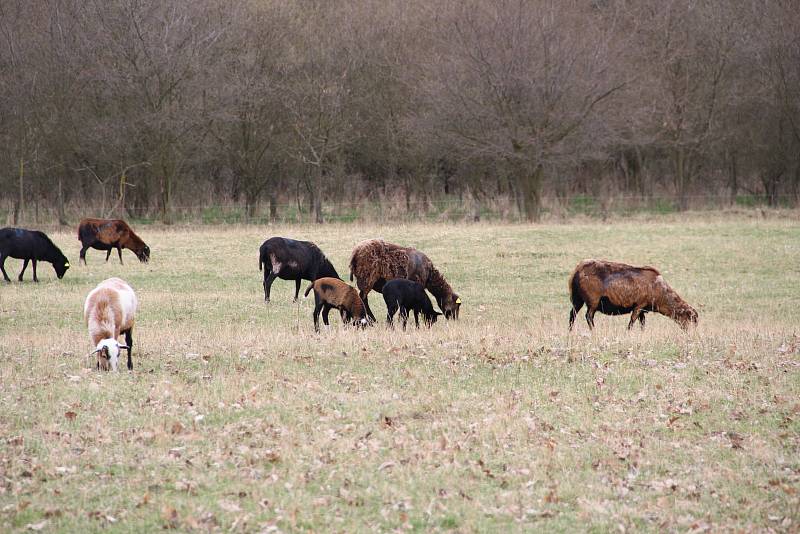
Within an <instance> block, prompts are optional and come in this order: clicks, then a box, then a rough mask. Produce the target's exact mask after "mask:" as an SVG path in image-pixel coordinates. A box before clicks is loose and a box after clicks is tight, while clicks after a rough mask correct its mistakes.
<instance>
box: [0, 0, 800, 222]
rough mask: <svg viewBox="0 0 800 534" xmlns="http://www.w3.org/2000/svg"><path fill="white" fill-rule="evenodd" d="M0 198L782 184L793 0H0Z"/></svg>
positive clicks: (322, 195)
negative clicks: (726, 0) (432, 0)
mask: <svg viewBox="0 0 800 534" xmlns="http://www.w3.org/2000/svg"><path fill="white" fill-rule="evenodd" d="M0 73H2V75H1V76H0V117H1V118H2V119H1V120H0V144H2V147H3V150H2V151H0V211H4V212H5V214H6V217H7V218H8V219H9V220H10V221H11V222H15V223H16V222H18V221H23V220H31V219H33V218H34V217H38V215H39V214H38V211H39V210H40V209H41V210H51V212H52V213H54V216H56V217H57V218H58V219H59V221H60V222H62V223H66V222H67V219H68V218H69V215H68V212H69V209H70V206H77V207H79V208H80V209H81V210H82V211H85V212H87V214H88V212H91V213H92V214H95V215H119V216H132V217H145V216H150V217H157V218H158V219H160V220H162V221H164V222H167V223H169V222H171V221H172V220H173V219H174V217H175V212H176V210H177V209H178V208H179V207H180V206H185V205H197V204H204V203H210V204H213V203H219V204H236V205H240V206H242V207H243V209H244V210H245V211H246V213H247V214H249V215H255V214H256V213H258V212H260V211H263V212H264V213H265V214H267V215H266V216H268V217H272V218H276V217H278V216H279V209H280V207H281V206H285V205H296V206H297V209H298V210H300V211H304V212H305V213H307V214H309V216H310V217H311V218H312V219H313V220H316V221H317V222H322V221H323V220H324V219H325V214H326V206H329V205H333V204H336V203H341V202H350V201H367V202H370V201H374V202H388V203H392V204H393V205H395V204H396V205H398V206H401V207H402V206H405V208H406V209H407V210H409V211H412V209H413V208H412V206H414V205H417V204H418V203H419V202H422V203H424V202H426V201H433V200H435V199H446V198H460V199H467V200H468V201H469V203H470V206H473V207H474V215H473V217H474V218H476V219H477V218H479V217H480V212H481V211H480V210H481V206H484V205H487V204H488V203H491V202H494V201H496V200H497V199H505V200H506V201H507V204H508V205H509V206H510V207H511V209H512V210H513V212H514V214H516V215H515V216H518V217H520V218H522V219H526V220H537V219H539V218H540V216H541V214H542V208H543V205H544V201H543V199H544V198H561V199H568V198H572V197H574V196H576V195H590V196H593V197H602V198H613V197H614V196H625V195H628V196H636V197H642V198H646V197H653V196H659V195H662V196H664V197H665V198H669V199H670V202H672V203H674V207H675V208H676V209H687V208H689V207H691V206H692V199H693V198H697V197H702V196H704V195H713V196H716V197H723V198H726V199H729V202H731V203H734V202H736V199H737V197H738V196H739V195H742V194H747V195H755V196H757V197H759V198H761V199H763V201H764V202H765V203H767V204H769V205H774V206H777V205H797V203H798V200H800V10H798V9H797V5H796V3H795V2H794V1H792V0H759V1H755V0H743V1H741V2H718V1H716V0H493V1H491V2H490V1H486V0H483V1H477V0H439V1H436V2H429V1H424V0H349V1H343V2H329V1H325V0H295V1H292V2H286V1H283V0H171V1H170V2H163V1H159V0H107V1H106V0H103V1H101V0H34V1H30V0H0Z"/></svg>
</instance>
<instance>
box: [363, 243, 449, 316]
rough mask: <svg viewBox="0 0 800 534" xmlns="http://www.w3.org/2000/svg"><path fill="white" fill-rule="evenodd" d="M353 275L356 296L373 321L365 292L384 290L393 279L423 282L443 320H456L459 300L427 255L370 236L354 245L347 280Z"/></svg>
mask: <svg viewBox="0 0 800 534" xmlns="http://www.w3.org/2000/svg"><path fill="white" fill-rule="evenodd" d="M353 277H355V280H356V284H357V285H358V289H359V292H360V293H359V295H360V296H361V300H362V301H363V302H364V306H365V307H366V308H367V314H368V315H369V317H370V319H371V320H372V321H374V320H375V315H373V313H372V310H370V309H369V301H368V300H367V295H368V294H369V292H370V291H372V290H373V289H374V290H375V291H377V292H378V293H381V292H382V291H383V285H384V284H385V283H386V282H388V281H389V280H393V279H395V278H405V279H408V280H413V281H415V282H418V283H420V284H422V286H423V287H424V288H425V289H427V290H428V291H430V292H431V294H432V295H433V296H434V297H435V298H436V303H437V304H438V305H439V308H441V310H442V312H444V316H445V318H446V319H458V311H459V308H460V307H461V299H460V298H459V296H458V294H456V293H455V292H454V291H453V288H452V287H450V284H448V283H447V280H445V279H444V276H442V273H440V272H439V271H438V270H437V269H436V267H434V266H433V263H432V262H431V260H430V259H428V256H426V255H425V254H423V253H422V252H420V251H419V250H417V249H415V248H411V247H401V246H400V245H395V244H393V243H387V242H386V241H383V240H381V239H369V240H367V241H363V242H361V243H359V244H358V245H356V248H354V249H353V254H352V255H351V256H350V280H353Z"/></svg>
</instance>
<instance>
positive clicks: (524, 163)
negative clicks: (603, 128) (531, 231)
mask: <svg viewBox="0 0 800 534" xmlns="http://www.w3.org/2000/svg"><path fill="white" fill-rule="evenodd" d="M451 8H452V16H451V18H449V20H444V21H443V23H444V24H446V25H447V27H448V29H449V30H450V31H449V32H448V33H447V35H446V37H443V38H441V39H440V40H439V46H438V48H437V50H436V52H435V53H434V54H433V55H432V57H431V59H430V60H429V61H430V62H429V64H428V65H427V69H426V70H427V77H426V84H425V88H426V93H427V95H426V96H427V104H428V109H426V111H425V114H424V115H422V116H421V117H420V122H421V123H423V124H425V125H426V126H427V130H428V131H429V132H431V134H433V135H437V136H442V137H444V138H445V139H447V140H448V142H449V145H450V146H452V147H453V149H454V150H456V151H458V152H459V153H461V154H462V158H463V159H466V160H469V159H471V158H487V157H488V158H491V159H494V160H496V161H501V162H503V164H504V165H505V166H506V168H507V169H509V171H510V173H511V175H512V176H514V177H515V179H516V185H517V187H518V189H519V191H520V192H521V196H522V205H523V209H524V214H525V217H526V218H527V219H528V220H537V219H538V218H539V216H540V205H541V196H542V183H543V175H544V172H545V169H547V168H549V167H550V166H553V165H556V164H558V163H561V162H563V161H565V160H569V159H574V158H580V145H582V143H580V142H578V140H579V139H580V138H581V134H582V133H583V132H582V129H583V128H584V127H585V126H586V124H587V122H588V121H589V120H590V118H591V117H592V115H593V114H594V113H596V112H597V110H598V108H599V107H601V106H602V105H603V104H604V103H605V102H606V101H608V100H609V98H610V97H611V96H612V95H613V94H614V93H615V92H616V91H617V90H619V89H620V88H621V87H622V86H623V84H624V82H623V81H622V80H620V79H617V78H615V77H614V76H612V69H611V66H610V64H609V60H610V55H611V53H612V36H611V34H610V31H609V30H599V31H598V32H597V33H596V34H592V35H589V32H587V31H585V28H587V27H592V24H591V23H590V22H591V16H592V14H591V13H589V12H586V11H585V10H584V9H583V8H582V7H581V6H580V5H579V3H577V2H574V3H573V2H569V3H564V2H548V1H533V0H503V1H500V2H494V3H486V2H469V3H455V4H452V5H451ZM426 123H427V124H426Z"/></svg>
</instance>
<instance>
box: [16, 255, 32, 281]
mask: <svg viewBox="0 0 800 534" xmlns="http://www.w3.org/2000/svg"><path fill="white" fill-rule="evenodd" d="M28 261H29V260H27V259H25V260H22V270H21V271H20V272H19V277H18V278H17V280H19V281H20V282H22V275H23V274H25V269H27V268H28Z"/></svg>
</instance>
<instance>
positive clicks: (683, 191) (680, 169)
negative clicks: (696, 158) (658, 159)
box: [675, 147, 689, 211]
mask: <svg viewBox="0 0 800 534" xmlns="http://www.w3.org/2000/svg"><path fill="white" fill-rule="evenodd" d="M686 167H687V156H686V150H685V149H684V148H683V147H679V148H677V149H676V150H675V194H676V196H677V197H678V198H677V200H678V202H677V207H678V211H686V209H687V208H688V206H689V199H688V196H687V193H688V191H687V189H688V187H687V186H688V183H687V182H688V176H687V175H688V173H687V172H686Z"/></svg>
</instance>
